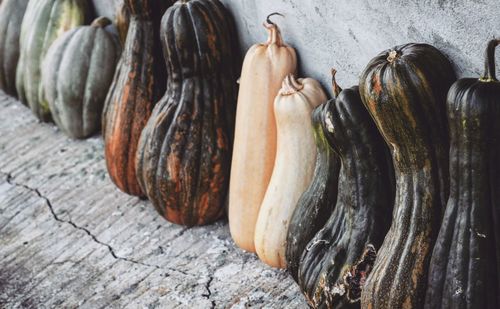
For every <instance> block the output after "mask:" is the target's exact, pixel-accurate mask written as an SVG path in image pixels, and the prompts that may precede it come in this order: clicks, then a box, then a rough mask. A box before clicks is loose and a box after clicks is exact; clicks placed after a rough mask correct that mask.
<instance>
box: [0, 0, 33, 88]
mask: <svg viewBox="0 0 500 309" xmlns="http://www.w3.org/2000/svg"><path fill="white" fill-rule="evenodd" d="M28 1H29V0H3V2H2V4H0V89H2V90H3V91H5V92H6V93H7V94H9V95H12V96H17V92H16V68H17V61H18V60H19V36H20V34H21V31H20V29H21V23H22V21H23V16H24V13H25V12H26V7H27V6H28Z"/></svg>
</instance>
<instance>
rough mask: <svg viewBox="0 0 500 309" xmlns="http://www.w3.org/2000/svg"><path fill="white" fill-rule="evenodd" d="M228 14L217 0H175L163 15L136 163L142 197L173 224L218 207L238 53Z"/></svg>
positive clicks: (218, 212)
mask: <svg viewBox="0 0 500 309" xmlns="http://www.w3.org/2000/svg"><path fill="white" fill-rule="evenodd" d="M228 14H229V13H228V11H227V10H226V9H225V7H224V6H223V5H222V4H221V2H220V1H219V0H191V1H178V2H177V3H175V4H174V5H173V6H172V7H171V8H169V9H168V10H167V12H166V13H165V15H164V17H163V20H162V25H161V29H162V33H163V37H162V40H163V48H164V54H165V60H166V61H167V68H168V74H167V76H168V81H167V90H166V93H165V96H164V97H163V98H162V99H161V100H160V101H159V102H158V103H157V104H156V106H155V108H154V110H153V113H152V115H151V117H150V119H149V121H148V122H147V125H146V127H145V128H144V130H143V132H142V135H141V138H140V142H139V148H138V151H137V161H136V162H137V164H136V165H137V177H138V180H139V184H140V186H141V188H142V189H143V191H144V192H145V193H146V195H147V197H148V198H149V199H150V200H151V202H152V204H153V205H154V206H155V208H156V209H157V210H158V212H159V213H160V214H161V215H162V216H164V217H165V218H166V219H167V220H168V221H170V222H173V223H176V224H183V225H187V226H193V225H203V224H208V223H211V222H214V221H215V220H217V219H219V218H220V217H221V216H222V215H223V214H224V204H225V202H226V198H227V189H228V185H229V171H230V163H231V162H230V159H231V142H232V140H231V136H232V130H233V127H232V124H233V122H234V120H230V119H228V118H229V117H231V115H234V109H235V105H236V93H237V88H236V86H237V84H236V77H237V72H236V68H235V67H234V66H233V64H234V57H236V55H237V53H238V51H237V50H234V49H233V46H234V45H232V44H231V40H234V39H235V38H234V37H231V36H230V33H232V30H231V29H230V28H229V27H230V25H231V24H230V23H229V20H228V16H229V15H228ZM193 38H197V40H193ZM233 117H234V116H233Z"/></svg>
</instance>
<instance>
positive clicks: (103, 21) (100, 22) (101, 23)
mask: <svg viewBox="0 0 500 309" xmlns="http://www.w3.org/2000/svg"><path fill="white" fill-rule="evenodd" d="M90 25H91V26H92V27H100V28H104V27H106V26H109V25H111V20H109V18H107V17H104V16H102V17H98V18H96V19H94V21H93V22H92V23H91V24H90Z"/></svg>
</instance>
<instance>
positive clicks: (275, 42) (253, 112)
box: [229, 13, 297, 252]
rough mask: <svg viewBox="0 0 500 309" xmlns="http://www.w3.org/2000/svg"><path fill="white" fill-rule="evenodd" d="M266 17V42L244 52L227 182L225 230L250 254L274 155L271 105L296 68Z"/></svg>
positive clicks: (292, 55)
mask: <svg viewBox="0 0 500 309" xmlns="http://www.w3.org/2000/svg"><path fill="white" fill-rule="evenodd" d="M276 14H277V13H274V14H271V15H269V16H268V18H267V24H264V26H265V27H266V29H267V30H268V31H269V39H268V40H267V42H266V43H263V44H256V45H254V46H252V47H251V48H250V49H249V51H248V52H247V54H246V56H245V59H244V62H243V69H242V72H241V78H240V90H239V93H238V107H237V111H236V127H235V137H234V147H233V156H232V163H231V176H230V177H231V178H230V184H229V228H230V231H231V236H232V237H233V239H234V242H235V243H236V245H238V246H239V247H241V248H242V249H244V250H247V251H250V252H255V245H254V230H255V223H256V221H257V216H258V213H259V208H260V205H261V204H262V200H263V199H264V194H265V193H266V189H267V185H268V184H269V180H270V178H271V174H272V170H273V166H274V159H275V156H276V124H275V119H274V111H273V102H274V99H275V97H276V95H277V94H278V92H279V90H280V87H281V82H282V81H283V79H284V78H285V76H286V75H287V74H290V73H294V72H295V71H296V68H297V56H296V54H295V50H294V49H293V48H291V47H289V46H287V45H285V44H284V42H283V40H282V38H281V34H280V30H279V28H278V26H277V25H276V24H274V23H273V22H271V21H270V20H269V17H270V16H272V15H276Z"/></svg>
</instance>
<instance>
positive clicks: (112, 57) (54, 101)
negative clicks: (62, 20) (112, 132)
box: [42, 17, 120, 138]
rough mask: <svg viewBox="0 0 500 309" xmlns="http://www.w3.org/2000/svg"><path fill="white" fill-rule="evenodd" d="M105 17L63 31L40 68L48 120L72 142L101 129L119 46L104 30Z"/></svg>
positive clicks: (108, 22)
mask: <svg viewBox="0 0 500 309" xmlns="http://www.w3.org/2000/svg"><path fill="white" fill-rule="evenodd" d="M109 24H111V21H110V20H109V19H107V18H105V17H101V18H98V19H96V20H95V21H94V22H93V23H92V25H90V26H82V27H77V28H75V29H73V30H70V31H67V32H66V33H64V34H63V35H62V36H61V37H60V38H58V39H57V40H56V41H55V42H54V43H53V44H52V46H51V47H50V49H49V50H48V52H47V55H46V56H45V59H44V63H43V66H42V83H43V86H44V90H45V94H46V98H47V102H48V103H49V107H50V111H51V114H52V118H53V119H54V121H55V123H56V124H57V126H58V127H59V128H60V129H61V130H63V131H64V132H65V133H66V134H68V135H69V136H70V137H73V138H85V137H88V136H90V135H92V134H94V133H96V132H97V131H98V130H99V129H100V127H101V114H102V109H103V106H104V100H105V99H106V94H107V93H108V89H109V86H110V85H111V82H112V80H113V74H114V72H115V68H116V63H117V62H118V58H119V57H120V46H119V44H118V41H117V39H116V38H114V37H113V35H112V34H111V33H109V32H107V31H106V30H104V27H106V26H107V25H109Z"/></svg>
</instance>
